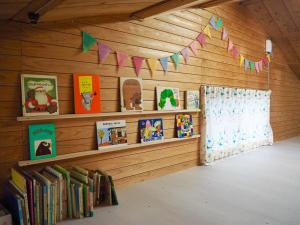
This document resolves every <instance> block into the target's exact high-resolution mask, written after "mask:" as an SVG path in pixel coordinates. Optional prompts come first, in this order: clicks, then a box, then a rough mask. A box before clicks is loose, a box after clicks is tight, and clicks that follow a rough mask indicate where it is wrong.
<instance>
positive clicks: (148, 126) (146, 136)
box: [139, 119, 164, 143]
mask: <svg viewBox="0 0 300 225" xmlns="http://www.w3.org/2000/svg"><path fill="white" fill-rule="evenodd" d="M139 129H140V135H141V143H146V142H151V141H162V140H164V131H163V121H162V119H145V120H139Z"/></svg>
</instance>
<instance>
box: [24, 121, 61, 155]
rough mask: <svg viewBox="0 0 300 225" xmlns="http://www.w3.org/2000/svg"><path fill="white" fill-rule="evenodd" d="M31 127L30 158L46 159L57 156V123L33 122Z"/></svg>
mask: <svg viewBox="0 0 300 225" xmlns="http://www.w3.org/2000/svg"><path fill="white" fill-rule="evenodd" d="M28 128H29V150H30V159H31V160H36V159H45V158H53V157H55V156H56V137H55V125H54V124H53V123H47V124H31V125H29V126H28Z"/></svg>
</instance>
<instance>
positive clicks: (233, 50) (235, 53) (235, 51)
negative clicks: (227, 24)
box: [232, 46, 239, 59]
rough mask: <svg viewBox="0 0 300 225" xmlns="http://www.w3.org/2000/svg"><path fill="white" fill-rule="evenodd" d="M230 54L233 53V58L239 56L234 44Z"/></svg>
mask: <svg viewBox="0 0 300 225" xmlns="http://www.w3.org/2000/svg"><path fill="white" fill-rule="evenodd" d="M232 55H233V58H235V59H237V58H238V56H239V50H238V49H237V47H235V46H234V47H233V49H232Z"/></svg>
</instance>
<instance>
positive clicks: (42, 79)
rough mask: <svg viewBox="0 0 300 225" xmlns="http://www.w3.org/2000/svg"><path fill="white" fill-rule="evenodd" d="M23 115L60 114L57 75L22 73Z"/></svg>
mask: <svg viewBox="0 0 300 225" xmlns="http://www.w3.org/2000/svg"><path fill="white" fill-rule="evenodd" d="M21 88H22V109H23V116H38V115H58V114H59V106H58V94H57V77H56V76H47V75H31V74H22V75H21Z"/></svg>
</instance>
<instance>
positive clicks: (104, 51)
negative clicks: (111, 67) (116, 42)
mask: <svg viewBox="0 0 300 225" xmlns="http://www.w3.org/2000/svg"><path fill="white" fill-rule="evenodd" d="M111 52H112V49H111V48H110V47H108V46H107V45H105V44H101V43H100V44H99V43H98V54H99V62H100V63H103V62H104V60H105V59H106V57H107V56H108V55H109V53H111Z"/></svg>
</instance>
